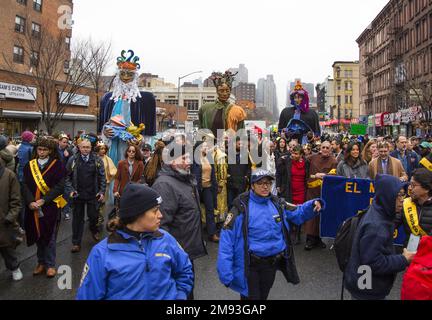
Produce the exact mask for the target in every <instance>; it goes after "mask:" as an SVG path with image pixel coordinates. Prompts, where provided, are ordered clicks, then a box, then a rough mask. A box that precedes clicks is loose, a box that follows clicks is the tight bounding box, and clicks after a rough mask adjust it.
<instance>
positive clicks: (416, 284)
mask: <svg viewBox="0 0 432 320" xmlns="http://www.w3.org/2000/svg"><path fill="white" fill-rule="evenodd" d="M401 299H402V300H432V237H431V236H424V237H422V239H421V241H420V245H419V248H418V251H417V254H416V256H415V258H414V260H413V262H412V263H411V265H410V267H409V268H408V271H407V272H406V273H405V276H404V278H403V282H402V291H401Z"/></svg>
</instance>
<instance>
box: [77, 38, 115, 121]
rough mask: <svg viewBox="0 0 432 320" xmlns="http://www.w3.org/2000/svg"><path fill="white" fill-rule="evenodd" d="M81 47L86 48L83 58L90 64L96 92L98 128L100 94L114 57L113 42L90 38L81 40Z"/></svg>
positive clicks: (91, 80)
mask: <svg viewBox="0 0 432 320" xmlns="http://www.w3.org/2000/svg"><path fill="white" fill-rule="evenodd" d="M79 47H81V48H86V51H85V52H83V60H84V61H85V64H86V65H87V66H88V71H89V83H90V86H91V87H92V88H93V89H94V92H95V94H96V116H97V121H98V123H97V126H96V128H99V108H100V95H101V90H102V88H103V87H104V85H103V83H102V81H103V75H104V73H105V71H106V69H107V65H108V63H109V62H110V61H111V59H112V51H111V43H102V42H101V43H96V42H93V41H92V40H91V39H88V40H86V41H83V42H81V43H80V44H79Z"/></svg>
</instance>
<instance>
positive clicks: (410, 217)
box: [404, 198, 426, 236]
mask: <svg viewBox="0 0 432 320" xmlns="http://www.w3.org/2000/svg"><path fill="white" fill-rule="evenodd" d="M404 214H405V219H406V221H407V223H408V226H409V228H410V229H411V232H412V234H414V235H415V236H425V235H426V232H424V230H423V229H422V228H421V227H420V225H419V219H418V215H417V207H416V205H415V204H414V202H413V201H412V199H411V198H407V199H405V201H404Z"/></svg>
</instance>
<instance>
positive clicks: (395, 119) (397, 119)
mask: <svg viewBox="0 0 432 320" xmlns="http://www.w3.org/2000/svg"><path fill="white" fill-rule="evenodd" d="M400 123H401V113H400V112H396V113H393V125H395V126H398V125H400Z"/></svg>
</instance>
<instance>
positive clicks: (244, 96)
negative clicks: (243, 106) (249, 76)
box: [232, 82, 256, 102]
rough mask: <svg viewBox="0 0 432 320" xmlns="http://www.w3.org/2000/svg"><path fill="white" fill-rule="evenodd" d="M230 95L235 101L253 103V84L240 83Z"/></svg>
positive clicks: (254, 93)
mask: <svg viewBox="0 0 432 320" xmlns="http://www.w3.org/2000/svg"><path fill="white" fill-rule="evenodd" d="M232 93H233V94H234V96H235V97H236V100H247V101H252V102H255V99H256V85H255V83H245V82H240V83H239V84H238V85H237V86H236V87H235V88H233V90H232Z"/></svg>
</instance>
